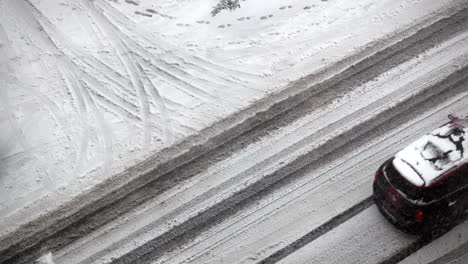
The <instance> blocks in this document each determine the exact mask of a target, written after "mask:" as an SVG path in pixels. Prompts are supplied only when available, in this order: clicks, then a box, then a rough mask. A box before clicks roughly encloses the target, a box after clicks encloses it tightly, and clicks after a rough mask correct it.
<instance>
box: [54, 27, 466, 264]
mask: <svg viewBox="0 0 468 264" xmlns="http://www.w3.org/2000/svg"><path fill="white" fill-rule="evenodd" d="M466 34H467V33H460V34H457V35H455V36H453V37H452V38H451V39H449V40H447V41H445V42H443V43H442V44H441V45H438V46H436V47H434V48H432V49H430V50H428V51H426V52H425V53H424V54H422V55H421V56H418V57H415V58H413V59H411V60H409V61H407V62H404V63H402V64H401V65H398V66H397V67H395V68H392V69H390V70H388V71H386V72H385V73H384V74H382V75H381V76H378V77H377V78H376V79H375V80H372V81H369V82H367V83H365V84H363V85H358V86H356V87H353V89H349V90H348V92H347V93H345V94H344V95H343V96H342V97H341V98H340V99H336V100H332V101H331V102H329V104H326V105H324V106H323V107H320V108H317V109H315V110H309V112H308V113H307V115H304V116H302V117H300V118H298V119H296V120H295V121H294V122H292V123H290V124H289V125H287V126H284V127H281V128H278V129H275V130H272V131H271V132H269V133H268V134H267V135H264V136H263V137H262V138H260V139H258V140H257V141H256V142H254V143H252V144H250V145H249V146H247V147H245V148H241V149H238V150H237V151H235V152H234V153H230V157H229V158H227V159H224V160H221V161H220V162H216V163H214V164H212V165H211V166H209V167H208V168H207V169H205V170H204V171H202V172H201V173H199V174H196V175H194V176H192V177H190V178H189V179H188V180H186V181H182V182H181V183H179V184H178V185H177V186H176V187H174V188H170V189H169V190H167V191H166V192H164V193H163V194H162V195H158V196H156V197H155V198H154V199H152V200H150V201H148V202H146V203H144V204H143V205H141V206H140V207H139V208H138V209H135V210H133V211H131V212H130V213H128V214H127V215H125V216H123V217H120V218H118V219H117V220H115V221H113V222H112V223H110V224H108V225H106V226H103V227H101V228H99V229H98V230H96V231H95V232H94V233H92V234H91V235H89V236H86V237H84V238H82V239H80V240H78V241H77V242H75V243H73V244H72V245H70V246H68V247H66V248H64V249H62V250H59V251H57V252H55V257H56V261H57V263H110V262H112V261H111V260H113V262H115V263H131V262H132V260H134V259H136V258H137V257H143V256H144V257H143V260H140V261H145V262H148V263H166V262H168V263H183V262H187V261H189V262H190V263H221V262H224V263H256V262H259V261H262V260H263V261H266V262H270V261H276V260H279V259H281V258H282V257H285V256H287V255H288V254H289V253H291V250H290V248H291V245H297V243H298V242H297V241H301V239H302V240H303V241H304V238H307V239H309V240H310V238H311V237H313V238H314V239H313V241H312V242H311V243H312V244H311V245H314V244H315V243H319V244H320V243H322V244H323V243H325V242H326V241H332V242H333V241H335V240H330V239H328V238H327V237H328V236H333V235H334V234H335V233H337V232H338V233H340V232H344V231H340V228H344V229H346V230H347V228H348V227H353V228H354V229H353V230H354V231H353V232H356V230H360V228H359V226H356V223H354V221H357V222H358V223H359V224H362V225H364V226H366V225H370V226H376V225H377V226H384V227H385V228H378V230H380V231H381V232H383V233H376V232H368V233H365V234H362V236H363V238H362V243H372V241H374V240H375V239H376V238H379V239H380V240H379V241H380V242H381V243H380V244H379V243H376V244H375V245H376V246H377V247H378V248H380V247H381V245H382V244H386V243H387V242H389V243H387V250H385V252H382V251H379V250H378V248H374V250H372V249H369V247H353V244H350V245H349V248H347V249H346V250H344V249H338V250H339V251H340V252H341V251H342V252H348V251H353V250H358V249H360V248H365V249H367V250H371V251H372V252H375V254H374V255H372V254H369V263H374V262H378V261H383V260H386V259H387V258H390V257H391V256H392V254H394V253H395V252H399V251H401V250H402V249H405V247H407V246H409V245H411V243H412V242H414V240H415V238H412V237H408V236H406V235H403V234H401V233H399V232H398V231H395V230H394V228H392V227H391V226H390V225H389V224H387V223H386V222H385V220H383V218H382V217H381V216H380V215H379V214H376V213H375V210H371V209H367V210H365V211H364V212H362V213H360V214H358V215H357V216H355V217H353V218H351V219H349V220H348V218H350V217H352V216H353V215H354V214H357V213H359V212H360V210H362V209H364V208H367V207H368V206H370V205H371V203H370V202H369V199H368V198H369V197H370V195H371V183H372V180H373V173H374V171H375V170H376V168H377V167H378V166H379V165H380V164H381V163H382V162H383V161H384V160H385V159H387V158H388V157H389V156H391V155H392V154H393V153H395V152H396V151H397V150H399V149H401V148H402V147H403V146H405V145H406V144H408V143H409V142H410V141H412V140H413V139H414V138H415V137H418V136H419V135H421V134H422V133H424V132H425V131H428V130H430V128H432V127H434V126H437V125H438V124H440V123H442V122H443V121H444V120H445V118H446V115H447V114H448V113H452V112H461V113H463V112H464V111H466V105H467V104H468V91H467V89H466V85H468V83H467V82H466V80H465V77H466V73H467V69H466V68H464V67H466V66H467V65H468V60H467V59H466V58H467V57H465V56H464V55H463V54H468V45H467V41H468V39H467V35H466ZM464 49H465V50H464ZM454 51H457V52H454ZM456 69H462V71H460V72H456ZM460 81H461V82H462V83H461V84H460V83H459V82H460ZM312 100H313V99H312ZM246 193H247V194H246ZM363 201H364V202H363ZM359 204H362V205H361V206H357V207H356V205H359ZM372 208H373V207H372ZM220 213H221V214H220ZM369 214H370V216H369ZM200 216H201V217H202V218H200ZM362 217H364V218H368V219H369V220H368V221H363V220H355V219H360V218H362ZM346 220H347V221H346ZM203 221H208V224H202V223H203ZM342 222H344V224H342V225H339V224H340V223H342ZM200 224H202V227H200V226H199V225H200ZM335 226H337V227H336V228H335V229H333V230H332V231H330V232H329V233H325V234H324V232H322V231H320V229H321V228H325V229H326V228H333V227H335ZM194 229H195V230H194ZM390 232H393V233H391V234H389V233H390ZM366 234H367V235H366ZM351 235H352V234H351ZM366 236H367V237H368V238H367V239H366V238H365V237H366ZM346 238H347V237H346V236H343V237H342V239H346ZM307 239H306V240H307ZM171 241H172V242H173V243H171ZM324 241H325V242H324ZM405 241H406V242H405ZM182 242H183V243H182ZM174 243H175V244H174ZM392 243H393V244H392ZM390 245H393V246H390ZM307 247H308V246H305V247H304V249H303V251H305V252H308V251H307ZM312 247H313V248H315V246H312ZM322 247H323V248H324V250H329V249H327V247H326V246H322ZM301 252H302V251H299V252H298V253H297V254H298V257H299V258H300V256H301ZM313 252H314V254H315V253H316V254H318V255H317V256H315V257H316V258H317V259H319V260H320V259H322V260H323V256H320V252H316V251H315V250H314V251H313ZM326 252H328V251H326ZM369 252H370V251H369ZM379 252H380V253H381V254H378V253H379ZM323 254H326V253H323ZM362 254H363V252H359V251H357V253H355V255H354V256H355V258H356V261H358V260H359V256H362ZM294 256H296V253H295V254H292V255H290V257H288V258H286V259H285V261H287V260H288V259H289V258H293V257H294ZM307 256H308V255H307ZM308 257H309V256H308ZM371 257H373V258H371ZM312 263H314V262H312ZM336 263H340V257H339V255H337V257H336Z"/></svg>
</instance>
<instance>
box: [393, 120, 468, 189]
mask: <svg viewBox="0 0 468 264" xmlns="http://www.w3.org/2000/svg"><path fill="white" fill-rule="evenodd" d="M467 123H468V119H459V120H453V121H451V122H449V123H447V124H445V125H443V126H441V127H439V128H437V129H435V130H434V131H432V132H431V133H430V134H427V135H424V136H423V137H421V138H420V139H418V140H416V141H415V142H413V143H411V144H410V145H409V146H407V147H406V148H404V149H403V150H401V151H400V152H398V153H397V154H396V155H395V159H394V160H393V165H394V166H395V168H396V169H397V170H398V171H399V172H400V173H401V175H402V176H403V177H405V178H406V179H407V180H408V181H410V182H411V183H412V184H414V185H416V186H429V185H430V184H431V183H433V182H434V180H437V179H438V178H439V177H440V176H442V175H443V174H444V173H445V172H447V171H449V170H451V169H454V168H456V167H457V166H458V165H459V164H462V163H463V162H466V161H468V158H467V155H466V153H465V150H468V141H467V140H465V135H467V134H468V127H465V125H466V124H467Z"/></svg>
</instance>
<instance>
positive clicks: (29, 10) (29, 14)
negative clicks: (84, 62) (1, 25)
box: [13, 0, 112, 171]
mask: <svg viewBox="0 0 468 264" xmlns="http://www.w3.org/2000/svg"><path fill="white" fill-rule="evenodd" d="M13 6H14V8H16V11H17V12H18V14H23V16H22V17H23V18H27V19H28V21H29V22H32V23H33V24H36V25H38V26H39V27H40V28H44V27H43V26H44V24H43V23H41V21H40V19H38V18H37V17H36V15H39V16H40V17H42V18H43V19H45V17H43V15H42V14H41V13H40V12H39V10H37V9H36V8H35V6H34V5H33V4H32V3H31V2H30V1H29V0H22V1H14V4H13ZM40 32H41V33H40V34H41V35H40V37H42V39H43V41H45V44H46V49H47V51H48V52H50V53H51V54H62V55H64V56H61V57H59V58H57V62H58V65H59V67H58V69H59V71H62V72H67V71H64V70H65V69H69V70H70V72H68V74H69V75H71V77H70V76H69V77H68V80H74V78H77V76H76V70H78V71H79V70H81V69H80V68H79V66H77V65H76V64H75V63H74V62H73V61H71V60H70V59H68V60H67V58H68V57H67V56H66V55H65V54H64V53H63V52H62V51H61V50H60V47H59V46H57V45H56V43H55V42H54V40H53V39H52V37H51V36H50V35H48V34H47V33H44V31H40ZM83 75H85V76H81V77H83V78H84V79H88V78H87V77H88V75H86V74H83ZM78 79H80V78H78ZM82 85H83V84H82V83H80V84H78V86H81V87H85V86H82ZM86 92H87V91H86V88H83V89H81V91H80V92H79V93H77V95H79V94H81V95H83V94H84V95H85V96H84V100H83V101H85V102H87V103H88V105H90V107H91V109H92V110H93V113H94V115H95V116H96V118H97V121H98V126H99V128H100V130H101V132H102V133H103V134H102V135H101V136H102V139H103V142H104V146H103V156H104V157H103V161H104V165H103V168H104V171H107V170H108V168H109V165H110V160H111V158H112V138H111V131H110V128H109V127H108V125H107V123H106V121H105V120H104V117H103V115H102V113H100V111H99V109H97V107H96V104H95V102H94V101H93V98H92V97H91V96H90V95H89V94H85V93H86ZM81 110H82V113H86V110H85V109H81ZM83 129H84V130H87V129H88V128H83ZM87 135H88V134H87V132H85V133H84V136H85V137H86V136H87ZM88 141H89V140H88V139H87V138H84V139H82V144H83V143H87V142H88ZM86 149H87V147H86V148H85V147H83V145H82V146H81V147H80V151H85V150H86ZM80 153H81V155H83V152H80Z"/></svg>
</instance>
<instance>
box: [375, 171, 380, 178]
mask: <svg viewBox="0 0 468 264" xmlns="http://www.w3.org/2000/svg"><path fill="white" fill-rule="evenodd" d="M379 177H380V170H377V171H376V172H375V180H377V179H378V178H379Z"/></svg>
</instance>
